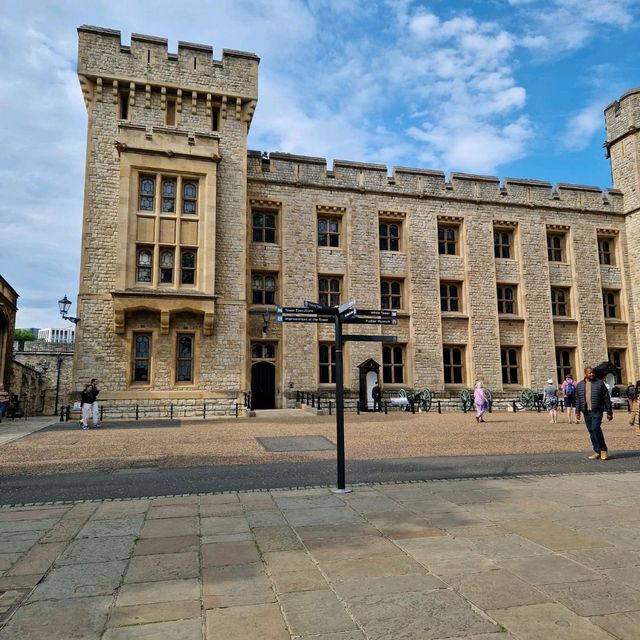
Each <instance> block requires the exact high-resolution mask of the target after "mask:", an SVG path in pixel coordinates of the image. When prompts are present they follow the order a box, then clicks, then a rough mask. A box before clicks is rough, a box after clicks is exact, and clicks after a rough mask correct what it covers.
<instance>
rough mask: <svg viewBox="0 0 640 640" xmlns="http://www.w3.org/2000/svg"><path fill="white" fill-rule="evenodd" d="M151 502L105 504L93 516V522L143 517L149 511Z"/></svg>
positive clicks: (132, 501)
mask: <svg viewBox="0 0 640 640" xmlns="http://www.w3.org/2000/svg"><path fill="white" fill-rule="evenodd" d="M150 504H151V502H150V501H149V500H127V501H123V502H105V503H103V504H101V505H100V506H99V507H98V508H97V509H96V510H95V513H94V514H93V520H112V519H114V518H126V517H128V516H137V515H143V514H145V513H146V512H147V510H148V509H149V506H150Z"/></svg>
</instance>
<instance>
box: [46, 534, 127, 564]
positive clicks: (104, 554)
mask: <svg viewBox="0 0 640 640" xmlns="http://www.w3.org/2000/svg"><path fill="white" fill-rule="evenodd" d="M135 540H136V539H135V538H134V537H133V536H120V537H113V538H78V539H77V540H74V541H73V542H72V543H71V544H70V545H69V546H68V547H67V549H66V550H65V552H64V553H63V554H62V555H61V556H60V557H59V558H58V559H57V560H56V564H57V565H66V564H90V563H93V562H109V561H111V560H128V559H129V558H130V557H131V553H132V551H133V546H134V544H135Z"/></svg>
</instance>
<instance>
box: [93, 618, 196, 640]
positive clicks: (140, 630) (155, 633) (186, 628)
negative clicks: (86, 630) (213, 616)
mask: <svg viewBox="0 0 640 640" xmlns="http://www.w3.org/2000/svg"><path fill="white" fill-rule="evenodd" d="M145 638H148V639H149V640H158V639H159V638H162V640H202V620H201V619H200V617H198V618H195V619H191V620H176V621H172V622H154V623H152V624H140V625H137V626H135V627H119V628H113V629H107V631H106V633H105V634H104V636H103V640H144V639H145Z"/></svg>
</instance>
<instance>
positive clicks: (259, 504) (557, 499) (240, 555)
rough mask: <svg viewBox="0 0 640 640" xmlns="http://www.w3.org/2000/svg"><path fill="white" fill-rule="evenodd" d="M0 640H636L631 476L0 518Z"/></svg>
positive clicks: (637, 584) (117, 504)
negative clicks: (80, 639) (75, 639)
mask: <svg viewBox="0 0 640 640" xmlns="http://www.w3.org/2000/svg"><path fill="white" fill-rule="evenodd" d="M2 625H4V626H2ZM0 627H1V628H0V640H41V639H43V638H47V639H48V640H69V639H71V638H82V639H83V640H94V639H95V640H129V639H134V638H135V639H136V640H138V639H144V638H153V639H154V640H213V639H217V638H225V640H254V639H255V640H290V639H293V638H296V639H300V640H365V639H368V640H383V639H384V640H398V639H405V640H429V639H444V638H447V639H449V640H451V639H454V638H455V639H463V638H464V639H466V640H545V639H549V640H556V639H563V640H564V639H566V640H605V639H611V638H618V639H619V640H637V639H638V637H639V636H640V633H639V632H638V629H640V472H628V473H615V472H609V473H602V474H601V473H598V472H597V471H595V470H594V472H593V473H590V474H580V475H562V476H537V477H532V476H527V477H513V478H508V479H477V480H447V481H431V482H416V483H409V484H376V485H362V486H356V487H354V491H353V492H352V493H349V494H341V495H336V494H333V493H331V491H330V490H329V489H328V488H309V489H298V490H278V491H269V492H247V493H225V494H209V495H190V496H169V497H157V498H145V499H139V500H122V501H101V502H79V503H74V504H57V503H48V504H42V505H28V506H23V507H2V508H0Z"/></svg>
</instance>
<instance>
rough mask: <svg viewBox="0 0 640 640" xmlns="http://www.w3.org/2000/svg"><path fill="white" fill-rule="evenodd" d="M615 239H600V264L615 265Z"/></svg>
mask: <svg viewBox="0 0 640 640" xmlns="http://www.w3.org/2000/svg"><path fill="white" fill-rule="evenodd" d="M614 247H615V238H612V237H610V236H599V237H598V259H599V260H600V264H615V254H614Z"/></svg>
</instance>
